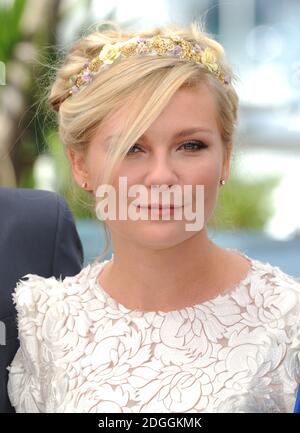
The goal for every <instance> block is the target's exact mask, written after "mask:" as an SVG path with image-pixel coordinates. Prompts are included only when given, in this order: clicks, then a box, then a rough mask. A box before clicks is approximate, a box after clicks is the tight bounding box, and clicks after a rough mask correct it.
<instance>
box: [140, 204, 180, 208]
mask: <svg viewBox="0 0 300 433" xmlns="http://www.w3.org/2000/svg"><path fill="white" fill-rule="evenodd" d="M137 207H138V208H142V209H179V208H181V207H182V206H175V205H173V204H169V205H161V204H149V205H147V206H143V205H138V206H137Z"/></svg>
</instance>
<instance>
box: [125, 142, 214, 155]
mask: <svg viewBox="0 0 300 433" xmlns="http://www.w3.org/2000/svg"><path fill="white" fill-rule="evenodd" d="M182 147H185V148H186V149H185V150H187V151H188V152H197V151H199V150H201V149H205V148H207V147H208V146H207V144H205V143H203V142H202V141H188V142H187V143H184V144H182V146H180V148H182ZM140 150H141V148H140V147H139V145H137V144H134V145H133V146H131V148H130V149H129V150H128V152H127V155H133V154H134V153H139V151H140Z"/></svg>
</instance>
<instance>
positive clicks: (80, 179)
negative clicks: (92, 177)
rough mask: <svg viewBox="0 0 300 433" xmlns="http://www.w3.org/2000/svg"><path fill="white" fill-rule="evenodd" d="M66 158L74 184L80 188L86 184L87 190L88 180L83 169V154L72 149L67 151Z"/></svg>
mask: <svg viewBox="0 0 300 433" xmlns="http://www.w3.org/2000/svg"><path fill="white" fill-rule="evenodd" d="M67 156H68V159H69V161H70V165H71V170H72V173H73V177H74V179H75V181H76V183H77V184H78V185H79V186H80V187H81V188H82V187H83V184H84V182H86V186H85V189H89V178H88V173H87V170H86V167H85V158H84V154H83V152H80V151H78V150H74V149H70V148H68V149H67Z"/></svg>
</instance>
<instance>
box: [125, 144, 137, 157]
mask: <svg viewBox="0 0 300 433" xmlns="http://www.w3.org/2000/svg"><path fill="white" fill-rule="evenodd" d="M133 149H139V146H137V145H136V144H134V145H133V146H131V148H130V149H129V150H128V152H127V155H131V154H133V153H138V152H133V151H132V150H133Z"/></svg>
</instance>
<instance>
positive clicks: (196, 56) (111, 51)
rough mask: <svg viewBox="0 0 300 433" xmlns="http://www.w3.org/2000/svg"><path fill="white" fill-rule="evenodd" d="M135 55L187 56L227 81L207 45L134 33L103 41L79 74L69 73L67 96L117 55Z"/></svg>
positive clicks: (170, 37) (86, 83)
mask: <svg viewBox="0 0 300 433" xmlns="http://www.w3.org/2000/svg"><path fill="white" fill-rule="evenodd" d="M135 55H136V56H165V55H167V56H173V57H178V58H180V59H184V60H189V61H192V62H195V63H197V64H199V65H200V64H201V65H203V67H205V68H206V69H207V70H208V71H210V72H211V73H212V74H213V75H214V76H215V77H216V78H217V79H218V80H220V81H221V82H222V83H223V84H229V83H230V78H229V77H228V76H225V75H224V72H223V70H222V68H221V66H220V65H219V64H218V63H217V59H216V57H215V55H214V53H213V51H212V50H211V49H210V48H209V47H206V48H202V47H201V46H200V45H199V44H197V43H196V44H193V43H191V42H190V41H187V40H185V39H183V38H181V37H180V36H178V35H174V36H168V37H166V36H154V37H151V38H141V37H139V36H136V37H134V38H131V39H128V40H127V41H122V42H116V43H113V44H110V43H109V44H105V45H104V46H103V47H102V49H101V51H100V53H99V54H98V55H97V56H96V57H94V58H93V59H91V60H89V61H87V62H86V63H85V64H84V66H83V69H82V70H81V71H80V72H79V74H77V75H72V77H70V81H71V83H72V88H71V90H70V91H69V96H70V95H73V94H75V93H78V92H79V91H80V90H81V88H83V87H86V86H87V85H88V84H89V83H90V82H91V81H92V80H93V77H94V76H95V75H97V74H98V73H99V72H100V71H101V70H102V69H103V68H107V67H109V65H111V64H112V63H114V62H115V61H116V60H118V59H122V58H126V57H130V56H135Z"/></svg>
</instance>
